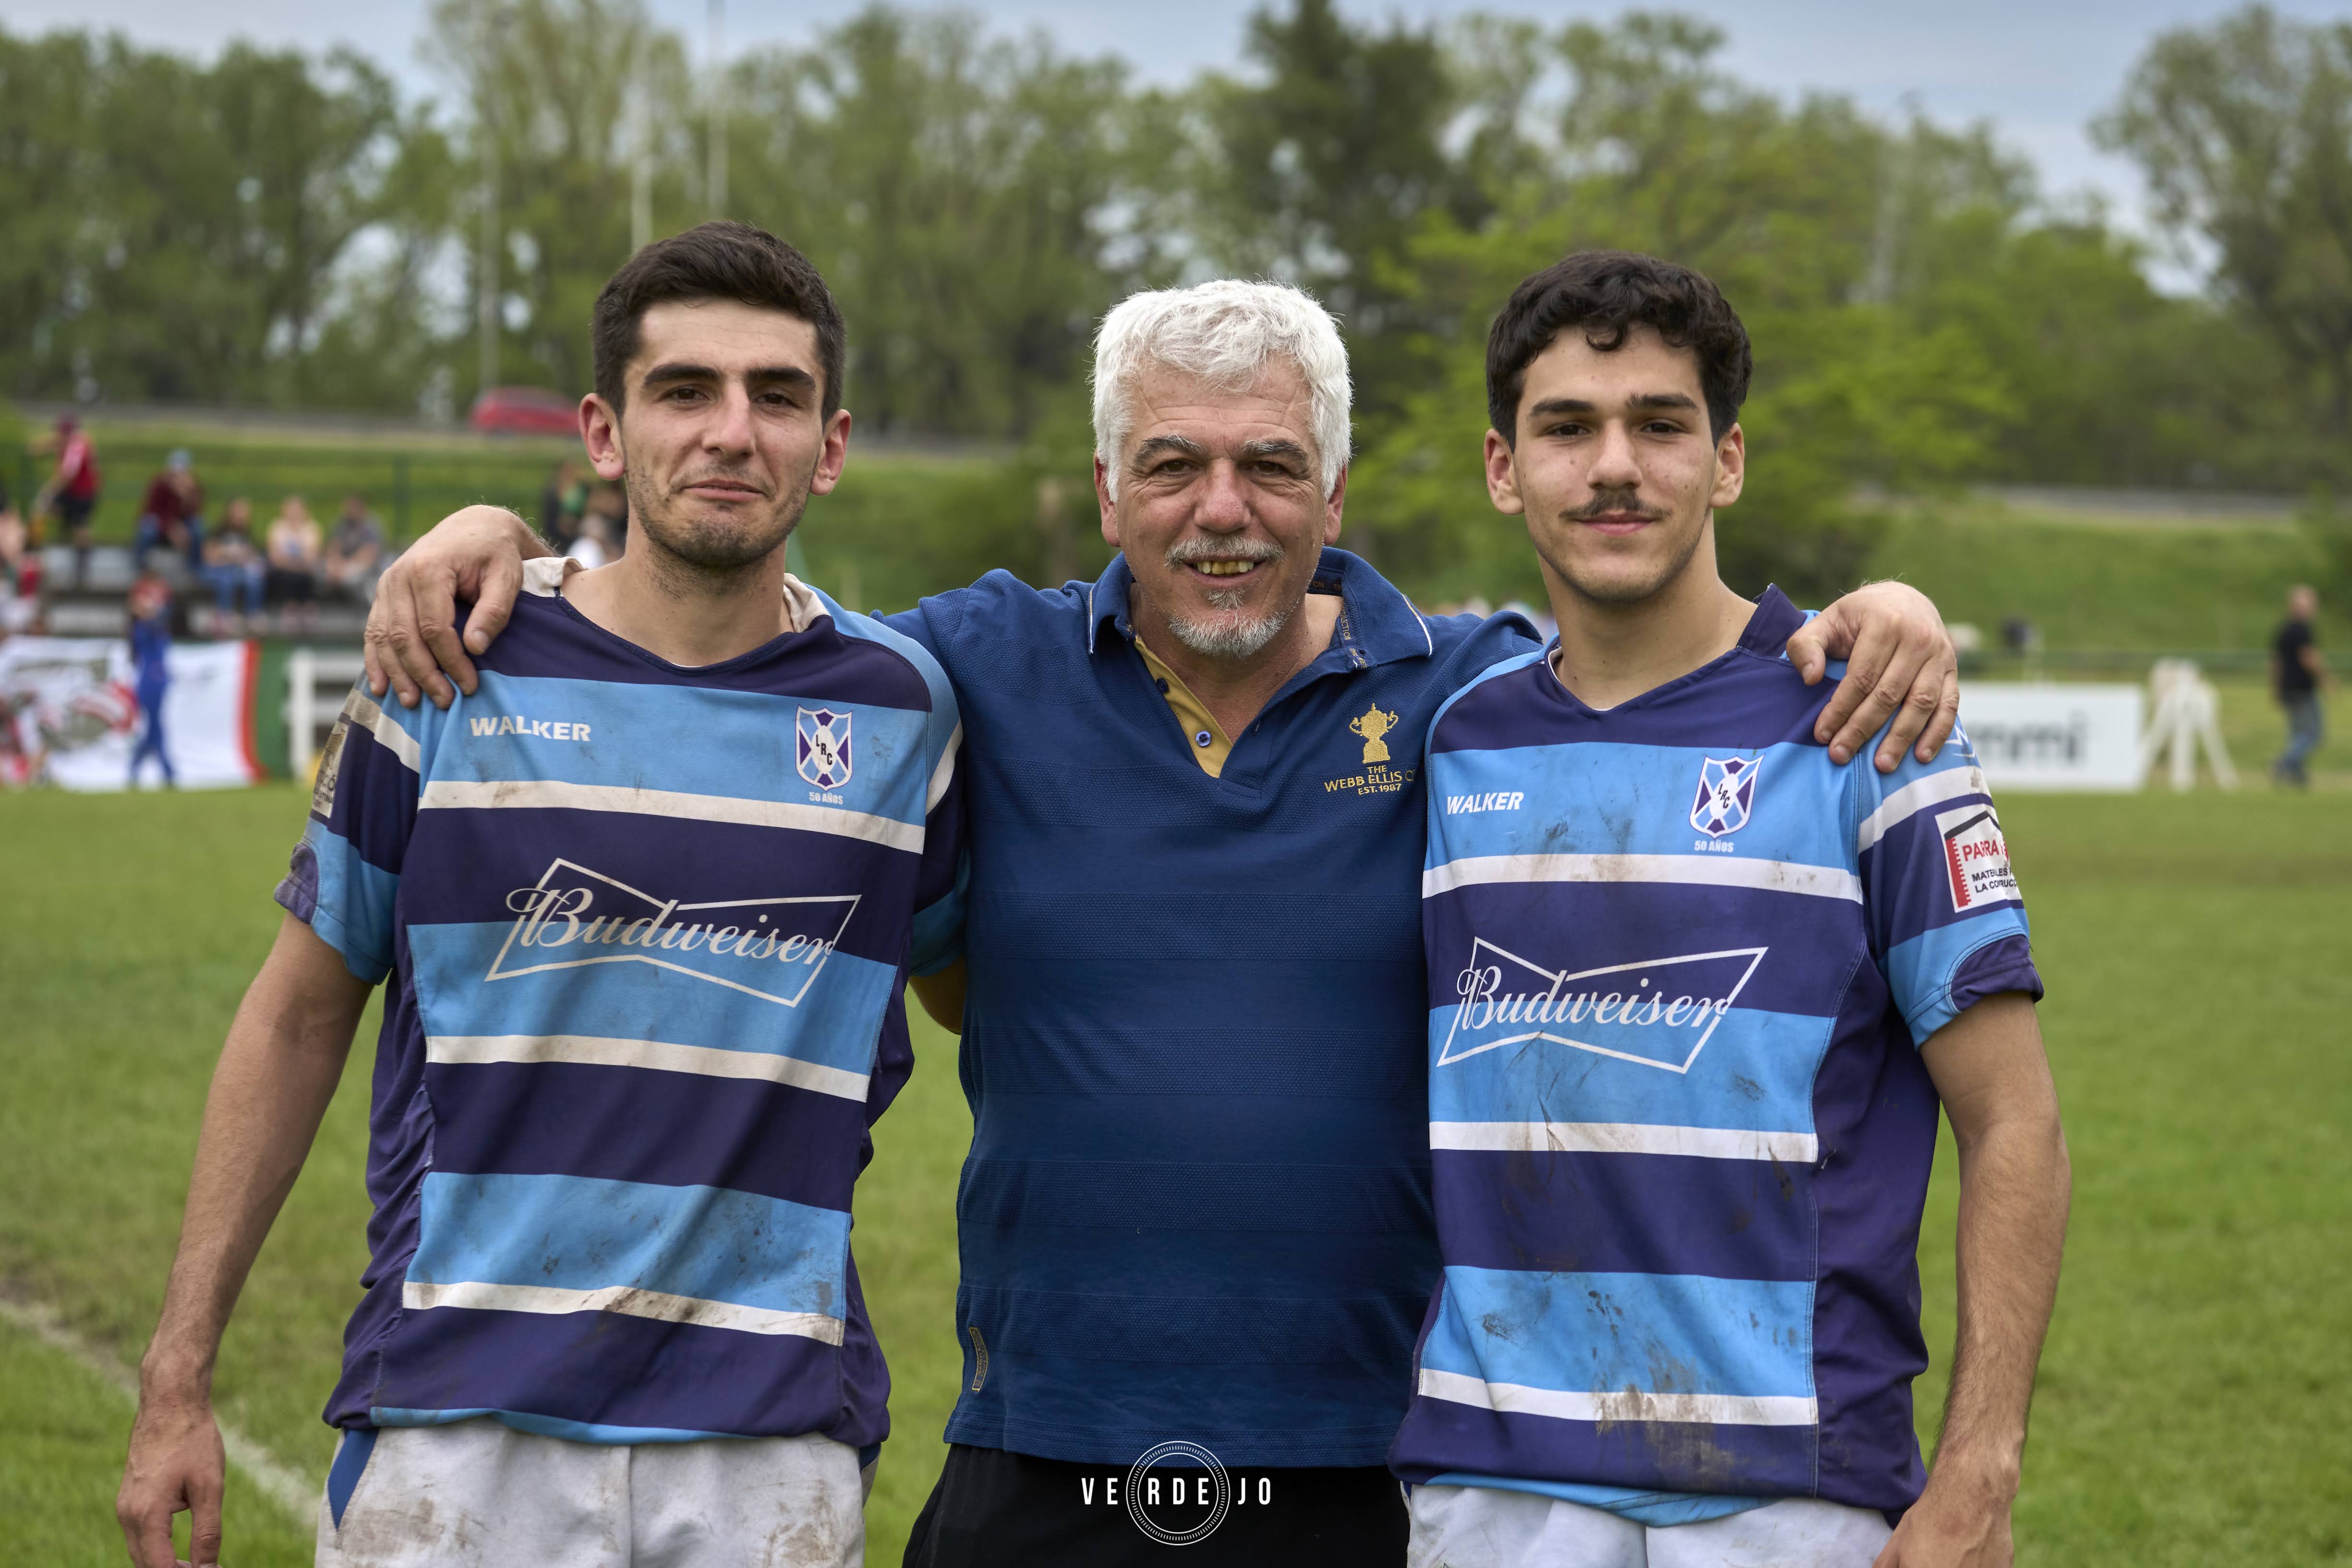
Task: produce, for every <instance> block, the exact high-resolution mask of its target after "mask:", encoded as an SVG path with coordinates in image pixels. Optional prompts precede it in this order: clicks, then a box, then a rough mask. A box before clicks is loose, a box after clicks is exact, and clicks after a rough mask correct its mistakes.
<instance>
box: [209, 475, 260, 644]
mask: <svg viewBox="0 0 2352 1568" xmlns="http://www.w3.org/2000/svg"><path fill="white" fill-rule="evenodd" d="M266 574H267V568H266V567H265V566H264V565H263V563H262V559H261V547H260V546H259V545H258V544H256V543H255V542H254V540H253V503H252V502H251V501H248V500H246V499H245V498H244V497H243V496H239V497H237V498H236V500H233V501H231V502H229V503H228V505H227V506H226V507H224V508H222V509H221V520H220V526H219V527H218V528H216V529H215V530H213V532H212V536H211V537H210V538H208V539H206V540H205V566H204V573H203V575H204V579H205V583H206V584H208V585H209V586H210V587H211V589H212V591H213V604H214V606H215V608H216V609H217V610H218V611H219V612H220V620H219V621H218V623H217V625H216V630H217V633H218V635H219V636H221V637H243V636H244V635H245V628H246V624H247V619H248V618H250V619H251V620H253V621H254V622H256V623H258V622H259V620H260V618H261V585H262V579H263V577H264V576H265V575H266Z"/></svg>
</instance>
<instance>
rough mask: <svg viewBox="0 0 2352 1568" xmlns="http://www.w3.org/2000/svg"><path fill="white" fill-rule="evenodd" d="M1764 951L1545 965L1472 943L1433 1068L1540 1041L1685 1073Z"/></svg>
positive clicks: (1482, 943)
mask: <svg viewBox="0 0 2352 1568" xmlns="http://www.w3.org/2000/svg"><path fill="white" fill-rule="evenodd" d="M1766 952H1769V949H1766V948H1761V947H1743V948H1737V949H1732V950H1727V951H1725V952H1690V953H1682V954H1678V955H1676V956H1674V957H1670V958H1651V959H1643V960H1640V961H1638V962H1636V963H1612V964H1609V965H1607V966H1605V967H1603V968H1600V969H1583V970H1578V971H1576V972H1574V973H1570V972H1569V971H1567V970H1564V969H1562V970H1554V969H1546V968H1545V967H1544V966H1543V965H1541V964H1539V963H1534V962H1532V961H1530V960H1528V959H1525V958H1521V957H1519V956H1518V955H1517V953H1514V952H1508V951H1507V950H1506V949H1503V948H1500V947H1497V946H1496V945H1495V944H1494V943H1493V942H1488V941H1486V939H1485V938H1483V937H1480V938H1476V939H1474V940H1473V941H1472V942H1471V944H1470V962H1469V963H1467V964H1466V965H1465V966H1464V967H1463V969H1462V970H1461V971H1460V972H1459V973H1457V974H1456V975H1455V976H1454V994H1456V995H1457V996H1459V997H1460V998H1461V1001H1460V1002H1459V1004H1458V1005H1456V1006H1455V1008H1454V1023H1453V1026H1452V1027H1451V1028H1449V1029H1448V1030H1447V1031H1446V1036H1445V1045H1444V1048H1443V1049H1442V1050H1440V1051H1439V1053H1438V1058H1437V1065H1438V1066H1440V1067H1445V1066H1448V1065H1449V1064H1451V1063H1454V1062H1458V1061H1460V1060H1462V1059H1463V1058H1465V1057H1474V1056H1476V1055H1478V1054H1479V1053H1480V1052H1482V1051H1491V1050H1494V1049H1496V1048H1497V1047H1503V1046H1516V1045H1522V1044H1528V1043H1541V1044H1546V1045H1554V1046H1566V1047H1570V1048H1571V1049H1574V1050H1580V1051H1591V1052H1592V1053H1593V1054H1594V1055H1596V1056H1603V1057H1614V1058H1617V1059H1619V1060H1620V1061H1628V1062H1638V1063H1640V1064H1641V1065H1643V1066H1644V1067H1654V1068H1664V1069H1666V1070H1667V1071H1669V1072H1687V1071H1689V1070H1690V1067H1691V1064H1692V1063H1693V1062H1696V1060H1698V1054H1699V1052H1701V1051H1702V1050H1705V1049H1706V1042H1707V1040H1708V1039H1709V1038H1710V1037H1712V1036H1713V1035H1714V1034H1715V1030H1716V1026H1717V1025H1718V1024H1720V1023H1721V1022H1722V1021H1723V1016H1724V1015H1725V1014H1726V1013H1727V1012H1729V1011H1730V1010H1731V1005H1732V1003H1733V1002H1734V1001H1735V1000H1737V999H1738V995H1739V993H1740V990H1741V988H1742V987H1743V986H1745V985H1746V984H1748V978H1749V976H1751V975H1753V974H1754V973H1756V967H1757V965H1758V964H1759V963H1763V962H1764V954H1765V953H1766Z"/></svg>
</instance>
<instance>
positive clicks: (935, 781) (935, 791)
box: [923, 724, 963, 812]
mask: <svg viewBox="0 0 2352 1568" xmlns="http://www.w3.org/2000/svg"><path fill="white" fill-rule="evenodd" d="M962 749H963V726H962V725H961V724H958V725H957V726H956V727H955V731H954V733H952V734H950V736H949V737H948V743H947V744H946V745H944V746H942V747H940V765H939V766H938V767H935V768H933V769H932V770H931V787H930V788H929V789H928V790H926V791H925V792H924V794H923V809H924V810H925V811H927V812H929V811H936V810H938V809H939V804H940V800H941V799H942V798H943V797H944V796H945V795H947V793H948V784H949V783H950V781H951V780H953V779H954V777H955V767H956V753H957V752H960V751H961V750H962Z"/></svg>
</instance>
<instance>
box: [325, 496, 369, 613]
mask: <svg viewBox="0 0 2352 1568" xmlns="http://www.w3.org/2000/svg"><path fill="white" fill-rule="evenodd" d="M382 571H383V523H381V522H379V521H376V516H375V513H373V512H372V511H370V510H368V505H367V500H366V499H365V498H364V497H362V496H361V495H359V494H357V493H356V492H354V493H352V494H351V495H347V496H345V497H344V498H343V510H341V511H340V512H338V513H336V514H335V531H334V532H333V533H332V534H331V535H329V536H328V539H327V553H326V557H325V559H324V561H323V562H322V563H321V575H322V576H323V578H324V580H325V583H326V588H327V592H328V593H330V594H332V595H335V596H336V597H338V598H343V599H351V600H353V601H355V602H356V603H359V604H362V605H364V604H367V603H369V602H370V601H371V600H373V598H374V597H375V580H376V576H377V574H379V573H381V572H382Z"/></svg>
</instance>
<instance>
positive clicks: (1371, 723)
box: [1348, 702, 1397, 767]
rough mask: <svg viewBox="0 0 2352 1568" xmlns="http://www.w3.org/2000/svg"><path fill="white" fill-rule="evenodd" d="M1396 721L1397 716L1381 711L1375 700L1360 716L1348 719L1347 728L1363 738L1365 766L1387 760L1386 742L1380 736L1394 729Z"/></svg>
mask: <svg viewBox="0 0 2352 1568" xmlns="http://www.w3.org/2000/svg"><path fill="white" fill-rule="evenodd" d="M1396 723H1397V716H1396V715H1395V714H1393V713H1383V712H1381V705H1380V704H1379V703H1377V702H1375V703H1373V704H1372V705H1371V707H1370V708H1369V709H1368V710H1365V712H1364V714H1363V716H1362V717H1361V718H1357V719H1350V720H1349V721H1348V728H1349V729H1350V730H1352V731H1355V732H1356V733H1357V734H1359V735H1361V736H1362V737H1363V738H1364V765H1365V766H1367V767H1370V765H1371V764H1372V763H1385V762H1387V761H1388V760H1389V748H1388V743H1387V742H1385V741H1382V740H1381V736H1383V735H1385V734H1387V733H1388V732H1389V731H1391V730H1393V729H1395V728H1396Z"/></svg>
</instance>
